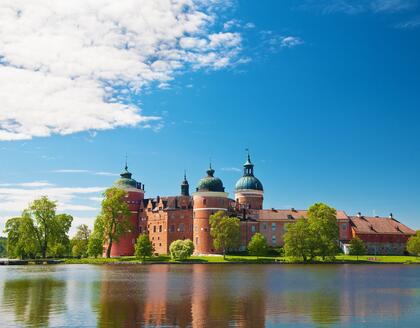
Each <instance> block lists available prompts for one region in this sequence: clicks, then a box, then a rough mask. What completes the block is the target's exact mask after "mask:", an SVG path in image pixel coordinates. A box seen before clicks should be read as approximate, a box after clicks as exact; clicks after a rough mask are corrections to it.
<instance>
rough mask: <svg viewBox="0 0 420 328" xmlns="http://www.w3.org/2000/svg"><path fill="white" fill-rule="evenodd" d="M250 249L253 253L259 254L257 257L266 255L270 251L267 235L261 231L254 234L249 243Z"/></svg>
mask: <svg viewBox="0 0 420 328" xmlns="http://www.w3.org/2000/svg"><path fill="white" fill-rule="evenodd" d="M248 251H249V253H250V254H251V255H254V256H257V258H258V257H259V256H264V255H266V254H267V251H268V245H267V240H266V239H265V237H264V236H263V235H262V234H260V233H259V232H257V233H256V234H255V235H253V236H252V238H251V241H250V242H249V244H248Z"/></svg>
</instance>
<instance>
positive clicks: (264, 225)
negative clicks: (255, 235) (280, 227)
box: [263, 223, 267, 231]
mask: <svg viewBox="0 0 420 328" xmlns="http://www.w3.org/2000/svg"><path fill="white" fill-rule="evenodd" d="M263 230H264V231H266V230H267V223H263Z"/></svg>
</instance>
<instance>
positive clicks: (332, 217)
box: [308, 203, 339, 260]
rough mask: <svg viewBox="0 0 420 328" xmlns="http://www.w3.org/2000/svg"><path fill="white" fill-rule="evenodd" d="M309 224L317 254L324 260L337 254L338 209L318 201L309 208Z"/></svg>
mask: <svg viewBox="0 0 420 328" xmlns="http://www.w3.org/2000/svg"><path fill="white" fill-rule="evenodd" d="M308 224H309V228H310V230H311V233H310V234H311V235H312V236H313V238H314V243H315V247H316V255H318V256H321V257H322V259H323V260H325V258H326V257H329V258H333V257H334V256H335V255H336V254H337V245H338V244H337V242H338V233H339V232H338V225H337V211H336V210H335V209H334V208H332V207H329V206H328V205H326V204H323V203H316V204H314V205H312V206H311V207H310V208H309V210H308Z"/></svg>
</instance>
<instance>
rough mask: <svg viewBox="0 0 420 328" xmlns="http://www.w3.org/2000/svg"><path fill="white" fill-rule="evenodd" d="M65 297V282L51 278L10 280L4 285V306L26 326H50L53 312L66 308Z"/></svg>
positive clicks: (17, 320)
mask: <svg viewBox="0 0 420 328" xmlns="http://www.w3.org/2000/svg"><path fill="white" fill-rule="evenodd" d="M64 297H65V283H64V282H63V281H60V280H55V279H51V278H40V279H17V280H8V281H6V282H5V283H4V287H3V300H4V302H3V306H5V307H8V308H10V310H11V311H13V312H14V317H15V321H16V322H18V323H22V324H24V325H26V326H35V327H41V326H48V325H49V319H50V314H51V312H63V311H64V310H65V308H66V306H65V303H64V300H65V298H64Z"/></svg>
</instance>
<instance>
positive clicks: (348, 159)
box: [0, 0, 420, 229]
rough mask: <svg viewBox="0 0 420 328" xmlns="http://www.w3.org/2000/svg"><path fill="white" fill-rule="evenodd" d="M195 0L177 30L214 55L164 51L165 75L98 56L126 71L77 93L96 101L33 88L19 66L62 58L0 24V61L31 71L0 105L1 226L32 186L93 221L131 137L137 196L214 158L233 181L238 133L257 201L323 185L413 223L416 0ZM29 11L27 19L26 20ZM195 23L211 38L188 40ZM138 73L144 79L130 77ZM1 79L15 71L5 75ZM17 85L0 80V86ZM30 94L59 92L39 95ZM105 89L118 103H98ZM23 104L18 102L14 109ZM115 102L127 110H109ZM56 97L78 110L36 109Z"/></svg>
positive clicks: (369, 210) (419, 210)
mask: <svg viewBox="0 0 420 328" xmlns="http://www.w3.org/2000/svg"><path fill="white" fill-rule="evenodd" d="M127 1H129V0H127ZM162 1H163V0H162ZM44 2H45V1H44ZM200 6H201V5H200ZM202 6H203V7H197V9H196V12H198V13H200V12H206V13H208V14H209V16H211V17H212V19H213V21H212V22H211V23H209V25H208V26H206V27H205V28H202V27H200V29H198V30H197V31H196V32H191V31H189V32H188V33H187V32H185V33H187V34H188V37H190V38H191V37H192V36H194V38H195V39H194V40H191V39H188V40H186V41H185V42H187V41H188V42H192V41H194V46H196V47H201V48H202V47H209V48H211V47H213V48H212V49H215V50H208V49H207V50H206V52H205V55H206V56H207V55H208V53H209V52H212V55H211V56H207V57H205V58H204V57H203V58H202V57H200V58H198V57H194V59H191V60H189V59H188V61H186V62H183V63H182V67H178V66H179V64H177V65H175V64H172V63H173V61H172V59H167V58H166V59H165V60H166V62H165V61H164V63H168V62H170V63H171V65H174V66H173V67H171V68H170V69H167V68H165V70H161V71H159V72H163V73H164V74H166V75H165V77H161V76H155V77H153V78H151V79H150V81H149V80H147V81H146V82H144V81H145V80H146V78H145V77H144V76H145V75H142V74H143V73H138V74H137V75H136V76H135V77H131V76H130V74H129V73H130V70H126V68H120V67H124V66H123V65H122V66H116V67H114V66H112V67H110V68H109V70H108V68H107V67H105V68H104V67H101V69H102V71H103V72H108V71H110V70H111V69H112V70H115V72H114V73H115V74H116V75H118V74H119V73H120V72H119V71H118V70H120V69H121V70H126V71H124V72H123V73H121V75H122V76H123V78H121V80H123V82H124V83H120V84H117V83H111V84H110V86H109V87H108V88H109V89H106V90H107V93H106V94H107V96H106V97H105V96H104V97H103V99H102V100H101V99H100V101H99V102H98V98H93V97H92V99H91V98H89V97H87V96H86V97H83V100H85V102H89V101H91V103H92V106H93V107H95V106H96V107H95V108H98V111H97V112H93V111H92V112H89V110H91V109H90V108H91V107H89V104H86V103H82V102H80V103H77V102H75V103H73V101H74V97H75V96H76V97H77V95H79V94H80V92H82V93H83V92H84V90H86V89H80V88H83V87H84V86H86V88H89V87H90V85H87V84H81V85H78V86H77V88H76V89H75V90H73V91H74V93H70V94H69V95H68V94H65V93H63V95H64V96H63V98H62V99H61V98H59V97H58V98H54V99H52V98H51V101H49V100H50V98H48V97H50V94H51V92H45V90H41V89H38V88H37V80H36V79H37V78H38V77H36V78H34V79H33V80H32V75H31V76H29V75H28V76H29V78H27V77H26V76H18V75H19V74H21V73H25V74H32V73H34V72H35V73H38V71H37V70H36V69H35V68H34V67H43V66H42V65H44V64H43V63H46V64H45V66H48V63H49V60H56V59H50V58H49V57H48V56H47V55H46V54H45V53H40V54H39V59H38V61H37V62H36V63H34V62H33V61H34V59H22V56H18V55H16V54H17V53H18V52H17V50H16V49H18V50H19V49H22V48H19V47H20V46H21V47H24V48H23V49H26V48H25V47H30V45H31V44H32V43H25V44H23V46H22V45H16V44H14V43H13V41H10V40H9V39H6V37H5V36H4V35H2V34H1V33H0V40H2V39H3V40H2V42H1V43H0V68H2V69H5V70H6V69H8V71H4V73H7V74H15V72H11V69H14V68H16V67H19V69H22V67H23V70H24V72H18V73H17V74H18V75H16V76H17V78H16V79H14V80H15V81H17V80H18V79H19V78H22V79H24V81H30V82H28V85H29V87H30V89H28V90H30V91H27V90H26V89H24V91H22V92H24V93H23V95H28V96H27V97H26V96H22V94H18V93H17V94H16V95H15V94H13V93H12V95H13V96H15V98H14V99H15V100H13V99H12V100H10V99H6V105H5V107H3V108H4V109H2V110H0V111H3V110H5V111H6V115H5V116H4V117H2V116H1V114H0V150H1V153H0V162H1V163H2V170H1V172H0V229H3V225H4V222H5V220H6V219H7V218H8V217H10V216H13V215H16V214H18V213H19V212H20V211H21V210H22V209H23V206H25V205H24V204H26V203H27V202H28V201H30V199H31V198H32V197H35V196H36V195H39V194H49V195H51V197H52V198H54V197H55V198H56V199H57V200H58V201H59V203H60V204H62V205H61V210H62V211H65V212H70V213H72V214H73V215H74V216H75V218H76V219H75V224H80V223H82V222H83V223H87V224H89V225H92V223H93V219H94V217H95V216H96V214H97V213H98V209H99V206H100V203H99V201H98V200H99V199H98V197H99V196H100V193H101V190H102V189H103V188H105V187H107V186H110V185H111V184H112V182H113V181H114V180H115V179H116V178H117V176H116V174H118V173H119V172H120V171H121V170H122V168H123V166H124V160H125V154H126V153H127V154H128V164H129V169H130V171H132V172H133V174H134V178H136V179H137V180H139V181H141V182H142V183H144V184H145V185H146V197H155V196H157V195H161V196H164V195H175V194H178V193H179V190H180V188H179V184H180V182H181V180H182V175H183V171H184V169H186V170H187V176H188V180H189V182H190V186H191V189H194V187H195V185H196V183H197V181H198V180H199V179H200V178H201V177H202V176H203V175H204V174H205V170H206V168H207V167H208V162H209V158H211V159H212V163H213V167H214V168H215V169H216V175H217V176H219V177H220V178H221V179H222V180H223V182H224V184H225V187H226V189H227V191H228V192H229V193H230V195H231V196H233V191H234V183H235V181H236V180H237V179H238V178H239V177H240V176H241V171H242V164H243V162H244V159H245V151H244V149H245V148H246V147H249V148H250V150H251V155H252V159H253V161H254V163H255V174H256V176H257V177H258V178H260V180H261V181H262V183H263V185H264V188H265V207H266V208H271V207H275V208H290V207H295V208H306V207H308V206H310V205H311V204H313V203H314V202H317V201H322V202H326V203H328V204H330V205H332V206H334V207H336V208H338V209H343V210H345V211H346V212H347V213H348V214H350V215H353V214H355V213H356V212H358V211H361V212H362V213H364V214H366V215H382V216H388V214H389V213H390V212H393V213H394V215H395V217H396V218H397V219H399V220H401V221H402V222H403V223H406V224H407V225H409V226H410V227H412V228H416V229H419V228H420V201H419V195H420V174H419V168H420V146H419V140H420V60H419V58H420V44H419V40H420V2H419V1H403V0H378V1H369V0H365V1H348V2H346V1H344V0H339V1H334V0H331V1H287V0H282V1H258V4H257V2H254V1H240V2H233V1H232V2H229V3H228V4H226V3H224V2H219V3H218V4H217V2H216V5H214V4H213V5H211V6H210V5H208V6H207V5H205V4H204V5H202ZM3 9H4V8H3ZM1 10H2V9H1V8H0V12H1ZM26 10H27V8H23V9H22V12H23V13H24V14H23V15H25V12H26ZM159 10H161V9H159ZM162 10H165V9H162ZM114 11H115V10H114ZM191 12H193V10H191ZM121 17H122V16H121ZM124 17H125V16H124ZM62 18H63V21H65V20H66V19H67V18H66V17H65V16H63V17H62ZM13 24H20V23H19V22H16V21H14V20H11V21H10V22H9V25H10V26H11V27H13ZM70 24H72V22H70ZM150 24H153V23H150ZM34 26H36V25H34V24H33V23H32V21H30V20H28V26H27V28H33V27H34ZM45 33H46V34H45V36H46V38H47V37H50V35H49V34H48V31H47V32H45ZM183 33H184V32H183ZM194 33H196V34H195V35H194ZM209 35H216V36H217V37H218V38H217V40H216V38H211V37H209ZM220 36H222V37H223V38H222V37H220ZM141 37H142V35H140V36H139V38H141ZM219 37H220V38H219ZM174 38H178V39H179V36H174ZM200 38H201V39H200ZM198 39H200V40H203V39H204V40H207V41H205V42H207V43H206V44H205V42H204V41H200V42H203V43H202V44H199V45H197V44H196V42H198V41H197V40H198ZM220 39H223V40H224V41H223V42H224V43H223V44H222V45H221V46H220V47H219V45H220V44H221V43H220V42H221V41H218V40H220ZM215 40H216V41H215ZM141 41H142V40H141V39H140V41H139V40H138V39H137V42H141ZM28 42H29V41H28ZM218 42H219V43H218ZM212 43H213V46H211V44H212ZM168 44H169V42H168ZM32 45H33V44H32ZM217 47H219V48H217ZM183 48H184V49H187V50H186V53H184V55H185V56H191V54H194V56H195V55H196V54H200V55H203V53H200V51H201V50H196V49H193V50H190V49H192V46H191V45H190V44H188V45H187V46H183ZM10 49H12V50H13V51H11V50H10ZM47 50H48V49H47ZM175 50H179V49H178V48H176V49H175ZM70 52H71V49H70V50H69V53H70ZM158 54H159V56H163V55H162V54H161V53H158ZM137 55H139V54H138V53H137ZM140 55H142V54H140ZM140 55H139V56H140ZM154 56H156V54H155V55H154ZM35 57H36V56H35ZM79 57H80V56H78V57H77V58H79ZM140 57H141V56H140ZM140 57H139V58H140ZM2 58H3V60H2ZM110 58H112V57H110ZM141 58H143V57H141ZM188 58H190V57H188ZM191 58H192V57H191ZM209 58H211V62H210V61H209ZM216 59H217V60H216ZM219 59H220V60H219ZM139 60H140V59H139ZM150 60H151V59H150V57H149V59H148V60H147V61H145V62H146V63H150ZM43 61H44V62H43ZM98 61H99V60H98ZM15 63H16V64H15ZM40 63H41V64H40ZM90 63H91V62H90ZM59 64H60V62H59V61H58V62H55V63H54V65H51V66H50V67H49V68H48V70H45V72H46V73H45V74H44V75H43V78H44V77H48V78H57V79H58V78H62V77H63V76H64V75H62V74H64V73H62V71H57V72H58V73H57V74H56V73H55V71H54V69H55V67H57V66H58V65H59ZM31 65H32V66H31ZM36 65H38V66H36ZM39 65H41V66H39ZM86 65H87V64H86V63H83V67H86ZM92 65H93V64H92ZM161 65H163V64H161ZM105 66H106V64H105ZM81 67H82V66H81ZM130 67H133V66H132V64H131V63H130ZM165 67H166V66H165ZM74 70H79V68H78V67H75V68H74ZM79 71H80V70H79ZM92 71H94V72H97V71H98V69H97V68H94V69H93V70H92ZM0 72H1V70H0ZM51 72H53V73H54V74H56V75H54V76H50V75H49V74H53V73H51ZM154 72H156V70H154ZM66 74H69V73H66ZM83 74H84V73H83V72H82V73H80V75H77V77H76V78H74V77H73V76H72V79H76V80H77V79H78V78H79V76H83ZM70 75H71V74H70ZM5 76H6V75H3V77H5ZM13 76H14V75H12V77H13ZM86 76H92V74H91V73H89V74H87V73H86ZM118 76H119V75H118ZM139 76H140V78H141V79H140V78H139ZM166 77H168V78H166ZM0 79H1V74H0ZM28 79H29V80H28ZM131 79H132V80H136V82H138V84H136V85H134V86H133V85H131V83H132V80H131ZM9 80H10V75H8V79H7V81H6V78H4V80H3V81H2V82H4V83H3V85H6V84H5V83H6V82H7V83H8V81H9ZM137 80H141V81H137ZM86 81H87V82H89V83H90V82H92V81H93V82H97V81H103V77H102V76H98V77H97V78H95V79H94V80H89V79H87V78H86V79H84V80H83V83H85V82H86ZM113 82H114V79H113ZM31 83H33V85H31ZM63 83H64V82H63ZM53 85H55V84H54V83H53ZM127 85H129V87H127V88H126V86H127ZM101 87H102V88H105V87H104V86H103V85H102V86H101ZM15 89H16V86H13V85H10V86H9V89H7V88H5V89H4V90H2V88H1V87H0V95H3V96H7V95H10V94H11V93H10V90H12V91H13V90H15ZM80 90H82V91H80ZM92 90H93V89H92ZM95 90H96V89H95ZM110 90H111V91H110ZM122 90H123V91H122ZM73 91H72V92H73ZM121 91H122V92H121ZM2 92H3V93H2ZM6 92H7V93H6ZM43 92H44V93H43ZM110 93H112V94H113V93H115V94H117V96H116V98H118V95H119V96H120V98H118V99H117V100H115V99H112V97H111V96H109V94H110ZM91 94H92V93H89V95H91ZM59 95H60V94H59ZM3 98H4V97H3ZM26 98H28V99H29V100H28V101H27V102H24V101H23V100H25V99H26ZM20 99H23V100H22V101H21V100H20ZM39 99H47V100H46V101H45V103H48V104H53V105H52V106H51V107H48V106H46V107H45V108H44V107H43V108H41V107H40V106H41V105H40V106H38V105H34V104H37V100H39ZM57 99H58V100H57ZM61 100H62V101H61ZM54 101H57V103H54ZM66 102H67V104H68V103H70V104H71V106H68V105H66ZM110 103H118V104H119V105H121V106H123V105H124V106H126V107H124V108H123V107H121V108H116V109H115V108H110V107H107V106H108V105H109V104H110ZM79 105H80V106H79ZM7 106H9V107H7ZM25 106H26V107H25ZM72 106H74V107H72ZM83 106H86V107H83ZM8 108H9V112H7V110H8ZM21 108H27V109H24V110H22V113H20V112H19V110H20V109H21ZM77 108H83V111H82V110H81V111H80V113H79V112H77ZM84 108H86V109H84ZM127 108H128V109H127ZM139 109H141V112H136V111H139ZM115 110H120V111H121V115H120V116H116V117H111V118H110V119H109V120H108V121H106V122H105V121H103V120H105V119H103V117H108V116H109V115H110V114H109V113H111V112H112V113H114V112H113V111H115ZM36 111H39V112H38V113H37V115H35V113H36ZM101 111H103V112H101ZM51 112H55V113H58V114H57V115H60V118H62V117H71V116H72V115H73V114H74V113H75V112H76V113H78V114H77V115H78V116H76V118H75V119H74V120H73V121H71V120H70V119H69V120H67V121H62V122H59V123H54V122H58V121H59V120H58V119H55V118H54V119H51V120H49V121H47V120H46V119H45V120H46V121H45V122H44V121H43V120H44V118H45V117H47V116H48V115H49V114H50V113H51ZM72 113H73V114H72ZM86 113H92V115H90V114H89V115H88V116H84V115H87V114H86ZM102 113H104V115H101V114H102ZM136 113H140V114H136ZM18 114H19V115H18ZM123 114H124V115H125V116H124V115H123ZM14 115H15V116H14ZM28 115H29V116H28ZM31 115H33V116H31ZM79 115H80V116H79ZM25 117H30V118H31V119H30V120H25V119H24V118H25ZM98 117H100V118H101V119H103V120H102V121H100V122H99V121H98V120H97V119H98ZM120 117H123V118H122V119H121V120H120ZM119 120H120V121H119ZM130 120H132V121H131V122H130ZM80 122H88V123H89V124H88V123H87V124H81V123H80ZM110 122H111V123H110ZM15 123H16V126H18V127H19V128H15V125H14V124H15ZM54 124H56V125H54ZM66 129H67V130H66ZM39 131H41V132H39ZM2 132H3V135H2ZM2 204H3V205H2Z"/></svg>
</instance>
